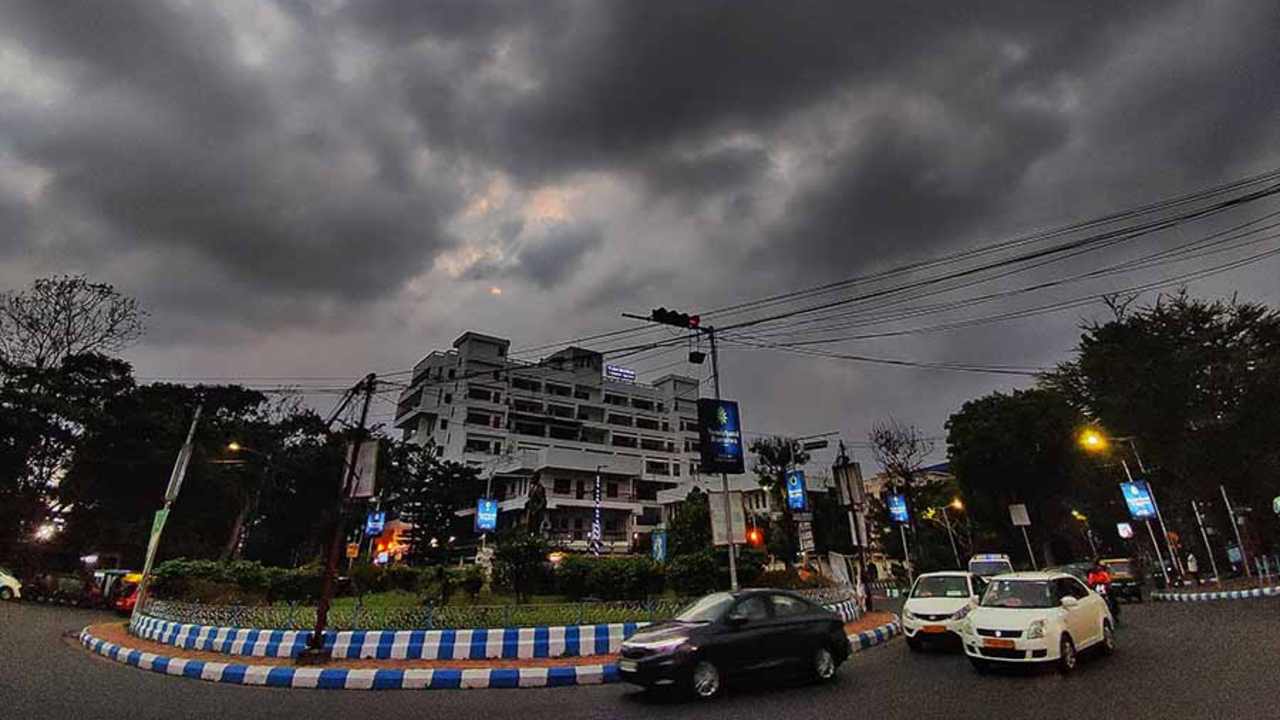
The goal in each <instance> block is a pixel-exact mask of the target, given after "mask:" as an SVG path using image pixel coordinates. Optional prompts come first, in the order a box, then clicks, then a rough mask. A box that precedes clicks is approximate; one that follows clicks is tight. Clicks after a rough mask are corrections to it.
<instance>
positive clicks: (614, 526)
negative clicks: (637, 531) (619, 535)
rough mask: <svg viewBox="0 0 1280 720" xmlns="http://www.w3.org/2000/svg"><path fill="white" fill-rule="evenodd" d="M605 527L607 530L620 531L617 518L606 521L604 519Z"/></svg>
mask: <svg viewBox="0 0 1280 720" xmlns="http://www.w3.org/2000/svg"><path fill="white" fill-rule="evenodd" d="M604 529H605V532H618V521H617V520H605V521H604Z"/></svg>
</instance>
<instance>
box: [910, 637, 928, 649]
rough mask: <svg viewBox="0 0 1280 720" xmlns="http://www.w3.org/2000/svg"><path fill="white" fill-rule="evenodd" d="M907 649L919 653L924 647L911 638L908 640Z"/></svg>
mask: <svg viewBox="0 0 1280 720" xmlns="http://www.w3.org/2000/svg"><path fill="white" fill-rule="evenodd" d="M907 647H908V648H910V649H911V651H912V652H919V651H920V650H921V648H923V647H924V645H923V643H921V642H920V641H919V640H917V639H915V638H913V637H909V638H907Z"/></svg>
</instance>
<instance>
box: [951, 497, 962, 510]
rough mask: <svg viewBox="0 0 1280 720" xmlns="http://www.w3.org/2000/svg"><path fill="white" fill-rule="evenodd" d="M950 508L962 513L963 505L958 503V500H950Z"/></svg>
mask: <svg viewBox="0 0 1280 720" xmlns="http://www.w3.org/2000/svg"><path fill="white" fill-rule="evenodd" d="M951 508H952V509H953V510H959V511H962V512H963V511H964V503H962V502H960V498H956V499H955V500H952V501H951Z"/></svg>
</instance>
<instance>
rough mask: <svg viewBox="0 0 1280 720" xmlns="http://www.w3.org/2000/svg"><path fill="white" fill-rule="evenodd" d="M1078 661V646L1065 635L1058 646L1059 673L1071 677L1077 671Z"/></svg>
mask: <svg viewBox="0 0 1280 720" xmlns="http://www.w3.org/2000/svg"><path fill="white" fill-rule="evenodd" d="M1077 661H1078V658H1077V657H1076V644H1075V643H1073V642H1071V638H1069V637H1067V636H1066V635H1063V636H1062V642H1061V643H1060V644H1059V645H1058V672H1060V673H1062V674H1063V675H1069V674H1070V673H1071V671H1073V670H1075V669H1076V662H1077Z"/></svg>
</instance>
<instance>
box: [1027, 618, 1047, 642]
mask: <svg viewBox="0 0 1280 720" xmlns="http://www.w3.org/2000/svg"><path fill="white" fill-rule="evenodd" d="M1043 637H1044V621H1043V620H1036V621H1035V622H1033V623H1031V624H1030V625H1028V626H1027V639H1028V640H1040V639H1041V638H1043Z"/></svg>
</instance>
